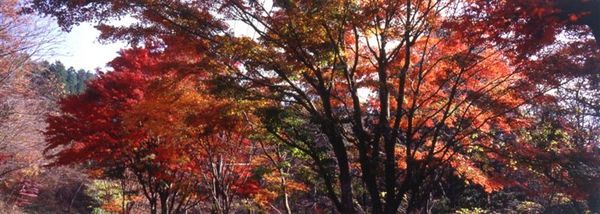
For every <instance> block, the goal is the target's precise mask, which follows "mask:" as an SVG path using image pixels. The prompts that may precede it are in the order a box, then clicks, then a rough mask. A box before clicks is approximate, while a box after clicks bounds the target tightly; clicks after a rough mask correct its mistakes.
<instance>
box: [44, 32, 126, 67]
mask: <svg viewBox="0 0 600 214" xmlns="http://www.w3.org/2000/svg"><path fill="white" fill-rule="evenodd" d="M61 34H62V35H61V39H60V40H61V41H60V42H59V44H57V45H56V46H55V47H56V48H55V49H54V50H53V53H54V54H53V55H52V56H50V57H48V59H47V60H48V61H50V62H54V61H55V60H60V61H61V62H62V63H63V64H64V65H65V66H67V67H69V66H73V67H74V68H76V69H81V68H82V69H85V70H90V71H94V70H95V69H96V68H101V69H102V68H104V67H105V66H106V63H108V62H110V61H111V60H112V59H113V58H115V57H116V56H117V55H118V54H117V52H118V51H119V50H120V49H122V48H124V47H126V44H125V43H123V42H118V43H109V44H100V42H98V36H99V35H100V32H99V31H98V30H96V28H94V27H93V24H90V23H82V24H81V25H78V26H74V27H73V29H72V30H71V32H63V33H61Z"/></svg>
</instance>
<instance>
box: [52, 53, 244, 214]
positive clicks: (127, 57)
mask: <svg viewBox="0 0 600 214" xmlns="http://www.w3.org/2000/svg"><path fill="white" fill-rule="evenodd" d="M163 62H165V61H161V58H160V55H158V56H157V55H153V54H151V53H149V52H148V51H147V50H144V49H133V50H129V51H126V52H123V53H122V56H121V57H119V58H117V59H115V60H114V61H113V62H112V63H111V65H112V67H113V68H114V70H115V71H112V72H110V73H106V74H102V75H100V77H99V78H98V79H94V80H92V81H91V82H90V85H89V88H88V90H86V91H85V93H83V94H81V95H74V96H70V97H66V98H64V99H63V100H61V102H60V104H61V111H62V114H61V115H55V116H51V117H49V118H48V122H49V127H48V129H47V131H46V136H47V140H48V145H47V148H46V151H47V153H48V154H49V155H50V157H51V158H53V160H54V162H53V164H52V165H55V166H57V165H72V164H83V165H84V166H85V167H86V168H88V169H89V170H91V171H92V172H93V173H95V174H98V173H100V175H101V176H102V177H106V178H118V179H124V178H125V177H123V175H125V174H129V173H131V176H133V178H134V179H135V180H136V181H137V184H138V185H139V187H140V189H141V190H140V191H141V192H142V194H143V195H144V197H145V198H146V199H147V200H148V203H149V205H150V212H151V213H157V212H158V211H159V208H160V213H179V212H182V211H183V210H187V209H190V206H191V205H193V204H194V203H196V202H194V200H198V199H201V198H203V197H206V195H212V197H213V198H215V199H218V200H221V197H232V196H233V195H236V194H242V195H243V194H248V193H251V192H252V190H251V189H248V188H251V187H252V186H255V184H253V183H252V180H251V179H250V177H249V169H250V166H249V165H247V164H243V163H244V162H249V161H250V160H248V158H250V157H249V154H250V153H244V152H242V153H239V152H238V153H237V154H236V155H233V154H234V153H233V152H232V149H239V148H240V147H241V146H249V145H248V143H249V142H250V141H248V140H247V139H245V137H244V134H243V133H244V132H243V127H242V126H240V125H241V124H240V125H238V122H240V121H241V120H240V119H239V118H236V117H237V115H235V114H234V113H235V112H232V111H231V110H230V109H231V108H232V105H233V104H232V103H230V102H228V101H226V100H218V99H213V98H211V97H210V96H208V95H203V94H201V93H200V92H199V91H198V90H199V89H200V88H199V87H202V86H201V85H198V82H196V81H194V79H193V78H190V77H186V78H183V79H181V78H176V77H177V75H174V74H173V70H169V69H166V67H164V64H162V63H163ZM165 64H168V63H165ZM163 69H164V70H163ZM219 148H223V149H225V148H228V149H225V150H223V151H221V150H219ZM225 154H227V156H224V155H225ZM238 164H239V165H238ZM207 167H208V168H207ZM221 170H226V171H221ZM202 178H204V179H202ZM206 182H208V183H206ZM214 182H220V183H218V184H217V183H214ZM202 184H205V185H202ZM213 186H216V187H214V188H217V189H211V188H210V187H213ZM199 188H200V191H199V192H196V190H197V189H199ZM201 188H209V190H212V191H211V192H209V191H206V192H205V191H203V189H201ZM215 191H217V192H216V193H215ZM230 191H232V192H230ZM229 199H230V198H226V199H224V200H229ZM223 203H225V202H223ZM223 203H221V202H220V201H215V202H214V204H215V205H224V206H230V205H231V202H230V201H227V202H226V204H223ZM220 209H221V212H228V209H227V208H220Z"/></svg>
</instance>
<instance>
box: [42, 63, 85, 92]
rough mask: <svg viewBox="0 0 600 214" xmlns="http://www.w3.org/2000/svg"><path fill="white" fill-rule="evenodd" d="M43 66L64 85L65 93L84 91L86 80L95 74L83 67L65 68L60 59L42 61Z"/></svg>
mask: <svg viewBox="0 0 600 214" xmlns="http://www.w3.org/2000/svg"><path fill="white" fill-rule="evenodd" d="M43 64H44V66H43V67H45V68H47V69H48V70H49V71H50V73H52V74H55V75H56V78H57V81H58V82H59V83H60V84H61V85H62V86H63V87H64V88H63V89H64V92H65V93H66V94H80V93H82V92H83V91H85V88H86V82H87V81H88V80H89V79H92V78H94V77H95V76H96V74H94V73H92V72H90V71H86V70H84V69H75V68H73V67H72V66H71V67H69V68H66V67H65V65H64V64H63V63H62V62H61V61H55V62H54V63H49V62H43Z"/></svg>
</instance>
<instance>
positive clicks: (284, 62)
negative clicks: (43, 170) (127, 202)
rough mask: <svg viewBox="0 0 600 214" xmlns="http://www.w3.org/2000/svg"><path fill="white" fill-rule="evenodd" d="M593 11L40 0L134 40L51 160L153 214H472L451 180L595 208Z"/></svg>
mask: <svg viewBox="0 0 600 214" xmlns="http://www.w3.org/2000/svg"><path fill="white" fill-rule="evenodd" d="M596 4H598V3H597V1H573V2H571V3H568V2H567V1H561V0H556V1H471V0H450V1H434V0H425V1H420V0H419V1H411V0H402V1H397V0H394V1H391V0H390V1H386V0H383V1H342V0H334V1H309V0H303V1H285V0H276V1H273V2H272V4H271V3H269V2H263V1H254V0H248V1H245V0H225V1H215V2H207V1H176V0H172V1H158V2H157V1H145V0H125V1H116V2H110V1H93V0H88V1H57V0H35V1H33V3H32V5H31V9H32V10H34V11H37V12H41V13H44V14H50V15H53V16H55V17H56V18H58V21H59V24H61V26H62V27H63V28H65V29H69V28H70V27H71V26H73V25H75V24H77V23H79V22H82V21H97V20H99V21H100V22H101V23H100V25H99V26H98V29H100V30H101V31H102V35H101V38H103V39H106V40H126V41H128V42H130V44H131V45H132V48H131V49H129V50H124V51H122V52H121V55H120V56H119V57H118V58H116V59H115V60H114V61H112V62H111V63H110V66H111V67H112V68H113V70H114V71H110V72H107V73H105V74H102V75H100V77H99V78H98V79H96V80H94V81H92V82H90V83H89V86H88V90H86V91H85V93H83V94H81V95H76V96H70V97H67V98H65V99H63V100H62V101H61V102H60V104H61V112H62V113H61V114H58V115H53V116H50V117H49V118H48V122H49V124H50V126H49V128H48V129H47V131H46V136H47V141H48V144H47V150H46V152H47V154H48V156H49V158H51V160H53V163H52V165H53V166H57V165H74V164H75V165H80V166H82V167H84V168H86V169H89V171H90V173H91V174H93V175H94V176H98V177H103V178H111V179H122V180H124V179H125V180H126V179H129V180H132V179H133V180H134V181H136V187H135V188H137V190H139V192H140V193H141V194H142V195H144V197H145V198H146V199H147V201H148V203H149V207H150V212H152V213H156V212H158V210H159V209H160V210H161V213H173V212H174V213H177V212H183V211H184V210H192V211H206V210H210V211H212V212H216V213H230V212H236V211H237V210H245V209H246V210H252V209H260V210H269V211H273V212H274V211H279V210H280V209H284V210H285V212H286V213H291V212H292V211H293V210H300V209H302V208H303V207H311V211H313V212H320V211H322V210H323V209H328V208H331V209H335V210H336V211H337V212H339V213H359V212H370V213H397V212H406V213H424V212H432V210H433V209H434V207H441V206H443V205H440V204H442V203H448V204H445V205H444V206H448V207H445V208H444V209H446V210H445V211H447V212H449V211H450V210H453V211H459V210H460V208H461V207H460V206H461V205H458V204H459V202H457V200H458V199H456V200H455V198H452V196H449V195H451V194H458V193H452V191H454V190H456V191H457V192H461V193H465V194H466V192H469V191H472V192H476V193H477V194H481V195H487V196H489V197H488V198H487V201H488V202H487V203H488V205H487V206H488V207H492V205H490V203H491V202H490V200H489V198H490V197H491V196H498V197H501V196H502V195H503V194H521V195H523V196H522V197H529V198H535V200H536V201H537V202H539V203H540V204H543V203H547V204H552V203H554V202H552V200H554V198H555V196H556V195H559V196H560V197H563V198H567V199H568V200H571V201H572V202H573V203H574V204H576V203H575V202H576V201H582V200H590V201H589V202H587V206H588V208H590V209H594V208H593V207H594V204H593V202H591V201H592V199H593V198H594V197H600V196H595V195H594V193H593V191H590V190H591V189H593V190H597V189H598V188H600V187H599V186H598V185H595V184H593V183H592V182H590V180H593V179H595V178H597V177H598V176H597V174H594V173H596V172H598V163H599V161H598V144H597V142H598V138H597V137H594V136H595V133H597V131H598V127H599V126H598V117H599V115H598V111H597V110H598V103H597V100H594V98H593V97H594V96H593V94H595V93H597V91H596V90H597V85H598V78H597V75H598V72H597V65H598V62H597V59H598V57H597V56H598V51H597V50H596V49H597V45H596V44H594V42H593V41H591V40H590V39H589V38H587V37H588V36H589V35H590V33H592V34H594V35H596V32H595V31H596V29H595V26H596V25H597V23H596V22H594V21H591V20H592V18H593V17H595V16H596V13H597V11H595V10H588V9H586V7H588V6H589V7H591V6H592V5H596ZM123 14H132V16H134V17H135V18H136V19H137V20H138V21H139V23H134V24H132V25H131V26H124V27H116V26H111V25H109V24H107V23H106V22H102V21H103V20H105V19H108V18H115V17H120V16H122V15H123ZM228 24H231V25H234V26H228ZM238 24H239V25H243V26H245V27H246V28H247V31H249V32H250V33H249V34H248V32H239V29H236V28H235V25H238ZM586 26H587V27H590V29H586V28H585V27H586ZM236 30H238V32H236ZM561 35H566V36H569V37H571V38H572V39H571V40H569V39H566V40H564V41H563V39H561ZM142 44H143V45H142ZM140 46H144V48H140ZM584 86H585V87H584ZM574 88H576V89H574ZM573 91H575V92H577V96H575V97H573V96H569V92H573ZM583 91H586V92H585V93H584V92H583ZM579 92H581V94H580V93H579ZM571 94H572V93H571ZM567 106H571V107H570V108H572V109H577V110H575V111H572V112H570V111H568V109H569V108H568V107H567ZM582 112H588V113H585V114H584V113H582ZM589 112H592V113H589ZM553 117H557V118H553ZM292 165H296V166H297V167H295V166H292ZM582 166H585V167H582ZM457 189H459V190H460V191H459V190H457ZM586 189H587V190H586ZM557 197H558V196H557ZM322 199H327V200H322ZM294 200H297V201H299V202H303V203H298V204H296V205H294V204H293V202H292V201H294ZM532 200H534V199H532ZM525 202H529V201H525ZM525 202H523V204H524V205H523V206H526V205H527V204H528V203H525ZM498 203H503V205H506V206H508V205H507V204H509V203H508V202H506V203H504V202H498ZM577 203H579V202H577ZM196 204H200V205H198V206H197V205H196ZM300 204H302V205H300ZM305 204H309V205H305ZM242 205H243V206H242ZM561 206H562V205H561ZM565 206H566V205H565ZM578 206H579V205H577V206H575V205H573V207H574V208H573V209H576V208H577V209H578V208H579V207H578ZM440 209H441V208H440ZM523 209H525V208H523ZM557 209H558V208H557ZM123 210H125V206H124V207H123Z"/></svg>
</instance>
